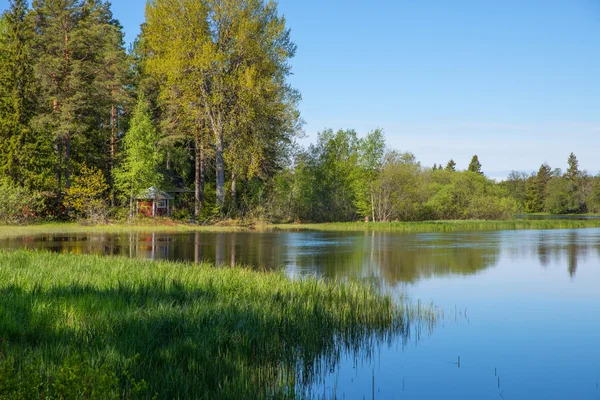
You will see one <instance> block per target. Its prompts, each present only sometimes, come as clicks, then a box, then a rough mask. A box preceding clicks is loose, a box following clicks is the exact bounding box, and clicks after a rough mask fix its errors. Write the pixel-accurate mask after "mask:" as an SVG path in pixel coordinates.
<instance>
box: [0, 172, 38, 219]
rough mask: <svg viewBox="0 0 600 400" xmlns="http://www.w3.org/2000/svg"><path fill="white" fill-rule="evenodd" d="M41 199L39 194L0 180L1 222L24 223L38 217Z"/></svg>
mask: <svg viewBox="0 0 600 400" xmlns="http://www.w3.org/2000/svg"><path fill="white" fill-rule="evenodd" d="M39 208H40V199H39V196H38V195H37V194H34V193H31V192H29V191H28V190H26V189H24V188H22V187H19V186H15V185H12V184H11V183H9V182H0V224H9V225H11V224H23V223H27V222H30V221H32V220H33V219H35V218H36V217H37V213H38V211H39Z"/></svg>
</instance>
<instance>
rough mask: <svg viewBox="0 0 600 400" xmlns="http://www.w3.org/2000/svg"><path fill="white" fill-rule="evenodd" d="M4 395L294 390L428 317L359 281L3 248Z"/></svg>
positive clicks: (280, 394) (248, 394)
mask: <svg viewBox="0 0 600 400" xmlns="http://www.w3.org/2000/svg"><path fill="white" fill-rule="evenodd" d="M0 298H1V299H2V300H1V301H0V398H11V399H12V398H24V399H29V398H50V399H54V398H102V399H105V398H152V397H153V396H157V398H207V399H209V398H210V399H213V398H231V399H240V398H296V397H298V396H299V395H300V394H301V393H302V390H303V388H305V387H307V386H309V385H310V384H311V383H312V382H314V380H315V379H317V378H318V376H320V369H319V368H330V367H332V366H333V365H335V364H336V363H337V361H338V359H339V356H340V352H341V351H342V350H344V349H345V350H347V351H352V352H356V353H357V354H359V353H361V352H363V351H364V350H366V349H368V348H370V347H369V346H371V345H373V341H372V339H373V338H377V339H378V340H386V339H388V338H390V337H391V335H404V336H405V338H406V337H407V336H408V334H409V326H410V323H411V322H412V323H413V324H415V323H416V324H422V325H420V326H423V324H424V325H426V326H428V327H431V326H432V324H433V323H434V319H435V316H434V314H433V313H432V312H431V311H429V310H427V309H414V308H412V309H409V308H404V307H401V306H399V305H397V304H395V303H394V302H393V301H392V300H391V299H390V298H387V297H382V296H379V295H378V294H377V293H375V292H374V291H373V290H371V289H370V288H368V287H365V286H361V285H358V284H353V283H333V282H325V281H319V280H316V279H306V280H295V281H292V280H289V279H287V278H286V277H285V276H284V275H283V274H282V273H260V272H255V271H251V270H249V269H231V268H219V269H216V268H214V267H211V266H209V265H199V266H194V265H191V264H181V263H179V264H178V263H166V262H149V261H143V260H131V259H124V258H108V257H104V258H103V257H94V256H76V255H59V254H51V253H42V252H27V251H17V252H13V253H11V252H3V251H0Z"/></svg>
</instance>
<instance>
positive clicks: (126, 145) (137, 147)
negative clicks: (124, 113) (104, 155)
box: [114, 97, 162, 214]
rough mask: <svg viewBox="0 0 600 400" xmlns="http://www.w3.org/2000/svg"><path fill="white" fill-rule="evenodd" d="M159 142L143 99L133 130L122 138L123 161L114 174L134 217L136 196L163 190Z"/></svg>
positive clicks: (138, 104) (135, 112)
mask: <svg viewBox="0 0 600 400" xmlns="http://www.w3.org/2000/svg"><path fill="white" fill-rule="evenodd" d="M159 139H160V137H159V134H158V132H157V131H156V128H155V127H154V124H153V123H152V119H151V118H150V113H149V109H148V103H147V102H146V101H145V99H144V98H143V97H142V98H140V99H139V100H138V103H137V106H136V108H135V110H134V111H133V115H132V118H131V127H130V128H129V131H128V132H127V134H126V135H125V137H124V138H123V159H122V161H121V164H120V165H119V167H118V168H116V169H115V170H114V181H115V187H116V188H117V189H118V190H119V191H120V193H122V194H123V196H124V198H125V199H127V200H128V201H129V204H130V214H131V213H133V200H134V198H135V196H137V195H139V194H140V193H141V192H142V191H143V190H146V189H148V188H150V187H153V186H154V187H158V186H160V184H161V182H162V175H161V173H160V171H159V168H160V166H161V163H162V153H161V151H160V149H159V148H158V141H159Z"/></svg>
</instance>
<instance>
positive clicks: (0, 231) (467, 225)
mask: <svg viewBox="0 0 600 400" xmlns="http://www.w3.org/2000/svg"><path fill="white" fill-rule="evenodd" d="M598 227H600V218H599V219H589V220H569V219H548V220H544V219H540V220H536V219H530V220H528V219H514V220H499V221H494V220H492V221H488V220H455V221H424V222H369V223H365V222H333V223H320V224H268V223H257V224H252V223H250V224H245V223H242V222H240V221H236V222H235V223H230V224H222V225H194V224H184V223H177V222H174V221H172V220H169V219H157V220H150V221H143V222H137V223H134V224H127V223H115V224H102V225H81V224H78V223H41V224H33V225H23V226H6V225H5V226H0V238H9V237H18V236H29V235H42V234H46V235H47V234H67V233H94V232H97V233H102V232H106V233H123V232H156V233H159V232H164V233H182V232H244V231H272V230H312V231H393V232H407V233H410V232H455V231H490V230H521V229H574V228H598Z"/></svg>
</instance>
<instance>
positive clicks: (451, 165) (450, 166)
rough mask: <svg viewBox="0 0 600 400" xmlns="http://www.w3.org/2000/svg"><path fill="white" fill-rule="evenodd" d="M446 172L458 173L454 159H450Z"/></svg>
mask: <svg viewBox="0 0 600 400" xmlns="http://www.w3.org/2000/svg"><path fill="white" fill-rule="evenodd" d="M446 171H450V172H454V171H456V163H455V162H454V160H453V159H450V161H448V164H446Z"/></svg>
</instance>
